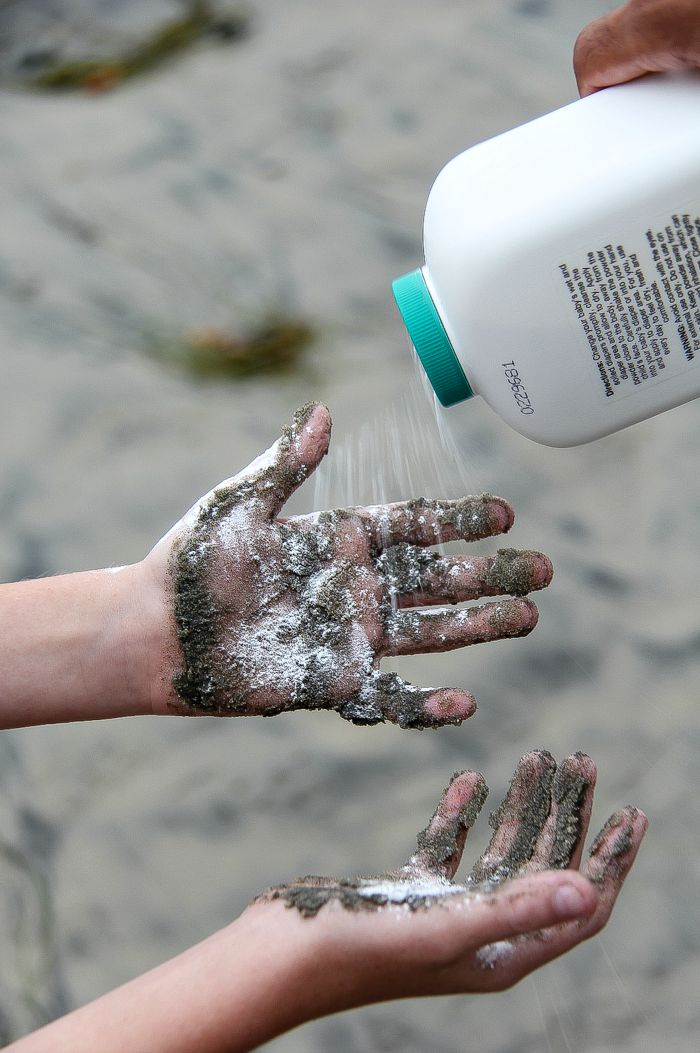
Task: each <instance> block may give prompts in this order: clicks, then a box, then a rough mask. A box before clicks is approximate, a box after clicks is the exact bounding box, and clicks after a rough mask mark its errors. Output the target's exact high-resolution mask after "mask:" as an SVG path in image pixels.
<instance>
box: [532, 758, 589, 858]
mask: <svg viewBox="0 0 700 1053" xmlns="http://www.w3.org/2000/svg"><path fill="white" fill-rule="evenodd" d="M595 780H596V767H595V764H594V763H593V761H592V760H591V758H590V757H588V756H586V754H585V753H574V754H573V755H572V756H570V757H567V758H566V759H565V760H564V761H562V762H561V764H560V765H559V766H558V767H557V770H556V773H555V775H554V780H553V782H552V788H551V806H550V812H549V816H548V817H547V821H546V823H545V824H544V827H543V828H542V832H541V834H540V836H539V837H538V839H537V842H536V844H535V847H534V850H533V853H532V857H531V860H530V864H529V867H532V868H533V869H538V870H545V869H553V870H563V869H564V868H566V867H574V868H578V865H579V863H580V862H581V854H582V851H583V843H584V841H585V838H586V833H587V831H588V822H589V820H590V816H591V808H592V806H593V791H594V789H595Z"/></svg>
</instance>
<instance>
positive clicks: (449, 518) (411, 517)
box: [354, 494, 515, 553]
mask: <svg viewBox="0 0 700 1053" xmlns="http://www.w3.org/2000/svg"><path fill="white" fill-rule="evenodd" d="M354 511H355V512H356V513H357V516H358V518H359V519H360V520H361V521H362V523H363V525H364V528H365V530H366V532H367V534H368V536H369V540H370V544H371V545H372V548H373V550H374V551H375V552H377V553H378V552H383V551H384V549H386V548H388V547H389V546H390V545H397V544H400V543H401V542H408V543H409V544H413V545H421V546H426V545H437V544H439V543H440V542H443V541H459V540H463V541H476V540H478V539H479V538H484V537H493V536H495V535H496V534H505V533H507V531H508V530H510V528H511V527H512V525H513V521H514V519H515V514H514V512H513V509H512V508H511V507H510V505H509V504H508V502H507V501H504V500H503V499H502V498H501V497H493V496H492V495H491V494H482V495H481V496H479V497H462V498H460V499H459V500H456V501H429V500H427V499H426V498H424V497H421V498H418V499H416V500H414V501H398V502H396V503H394V504H388V505H374V506H370V507H368V508H357V509H355V510H354Z"/></svg>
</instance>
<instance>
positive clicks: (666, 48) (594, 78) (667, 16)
mask: <svg viewBox="0 0 700 1053" xmlns="http://www.w3.org/2000/svg"><path fill="white" fill-rule="evenodd" d="M683 69H700V2H698V0H628V2H627V3H626V4H623V5H622V7H618V8H616V9H615V10H614V11H611V12H610V13H609V14H607V15H603V17H602V18H597V19H596V20H595V21H594V22H591V23H590V24H589V25H587V26H586V27H585V28H584V29H583V30H582V31H581V33H580V34H579V37H578V39H577V41H576V46H575V48H574V72H575V74H576V82H577V84H578V88H579V92H580V93H581V95H592V94H593V92H595V91H598V90H599V89H600V88H607V87H609V86H610V85H612V84H622V83H623V82H625V81H628V80H634V79H635V78H637V77H643V76H644V74H646V73H667V72H673V71H676V70H683Z"/></svg>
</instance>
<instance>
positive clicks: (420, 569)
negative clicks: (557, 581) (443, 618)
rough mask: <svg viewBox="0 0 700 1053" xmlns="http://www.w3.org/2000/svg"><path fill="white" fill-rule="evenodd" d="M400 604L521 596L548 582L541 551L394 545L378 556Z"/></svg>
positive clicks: (549, 571) (378, 563) (546, 563)
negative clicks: (463, 552)
mask: <svg viewBox="0 0 700 1053" xmlns="http://www.w3.org/2000/svg"><path fill="white" fill-rule="evenodd" d="M376 566H377V570H378V571H379V572H380V574H382V575H383V577H384V580H385V581H386V582H387V585H388V586H389V589H390V590H391V593H392V595H396V597H397V604H398V606H399V607H428V606H430V605H432V604H443V605H444V604H448V603H463V602H464V601H465V600H478V599H480V598H481V597H482V596H502V595H510V596H525V595H527V593H528V592H533V591H535V590H538V589H544V588H546V586H547V585H549V583H550V581H551V580H552V564H551V562H550V560H549V559H548V558H547V557H546V556H544V555H543V554H542V553H541V552H531V551H527V550H525V551H520V550H518V549H514V548H503V549H499V550H498V553H497V554H496V555H495V556H477V557H475V558H470V557H469V556H440V555H439V554H438V553H437V552H431V551H429V550H427V549H424V548H419V547H418V546H417V545H408V544H405V543H402V544H399V545H394V546H392V547H391V548H388V549H387V550H386V551H385V552H383V553H382V554H381V555H380V556H379V557H378V558H377V560H376Z"/></svg>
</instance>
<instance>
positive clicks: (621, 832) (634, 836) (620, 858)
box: [584, 805, 648, 905]
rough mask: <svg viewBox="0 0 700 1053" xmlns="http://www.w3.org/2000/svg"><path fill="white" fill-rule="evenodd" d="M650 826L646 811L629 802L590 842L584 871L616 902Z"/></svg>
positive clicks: (606, 895)
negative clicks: (615, 899) (615, 898)
mask: <svg viewBox="0 0 700 1053" xmlns="http://www.w3.org/2000/svg"><path fill="white" fill-rule="evenodd" d="M647 826H648V820H647V817H646V816H645V814H644V812H640V810H639V809H638V808H634V807H632V806H631V805H628V806H627V807H626V808H622V809H621V810H620V811H619V812H615V814H614V815H611V816H610V818H609V819H608V821H607V823H606V824H605V826H604V827H603V829H602V830H601V831H600V833H599V834H598V836H597V837H596V839H595V841H594V842H593V844H592V845H591V851H590V855H589V857H588V861H587V863H586V866H585V868H584V873H585V874H586V876H587V877H588V878H590V880H591V881H593V882H595V883H596V884H597V885H598V887H599V888H600V891H601V895H602V896H603V897H605V898H608V899H609V898H610V897H612V900H613V902H614V897H615V896H616V895H617V892H618V891H619V887H620V885H621V884H622V882H623V881H624V879H625V877H626V875H627V873H628V871H629V869H630V867H631V866H632V863H633V862H634V859H635V856H636V855H637V852H638V850H639V846H640V844H641V842H642V838H643V837H644V834H645V833H646V829H647ZM611 905H612V904H611Z"/></svg>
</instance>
